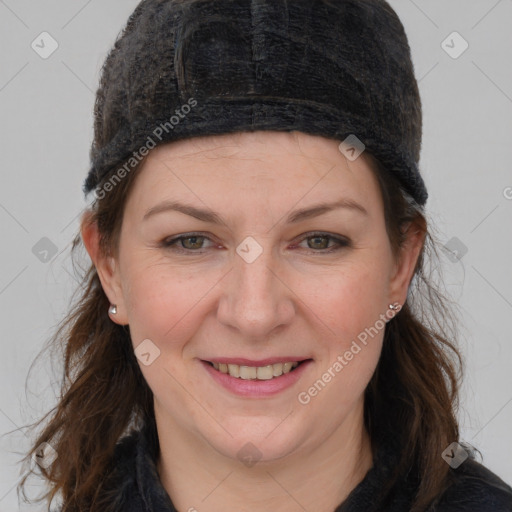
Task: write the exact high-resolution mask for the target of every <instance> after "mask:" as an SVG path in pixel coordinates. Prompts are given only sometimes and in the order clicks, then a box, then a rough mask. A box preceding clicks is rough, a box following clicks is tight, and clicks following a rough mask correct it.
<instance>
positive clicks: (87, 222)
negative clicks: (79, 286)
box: [80, 210, 128, 325]
mask: <svg viewBox="0 0 512 512" xmlns="http://www.w3.org/2000/svg"><path fill="white" fill-rule="evenodd" d="M80 233H81V235H82V240H83V243H84V246H85V248H86V249H87V252H88V253H89V256H90V258H91V260H92V262H93V263H94V266H95V267H96V271H97V273H98V277H99V279H100V282H101V286H102V288H103V291H104V292H105V295H106V296H107V297H108V300H109V301H110V303H111V304H115V305H116V306H117V313H116V314H110V313H109V315H110V318H111V320H112V321H113V322H115V323H116V324H119V325H128V318H127V316H126V307H125V301H124V294H123V289H122V287H121V276H120V273H119V264H118V262H117V261H116V260H115V258H113V257H112V256H106V255H105V254H103V253H102V251H100V233H99V230H98V225H97V224H96V222H94V221H93V220H92V212H91V211H90V210H87V211H85V212H84V213H83V214H82V216H81V221H80Z"/></svg>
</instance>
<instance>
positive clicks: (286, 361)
mask: <svg viewBox="0 0 512 512" xmlns="http://www.w3.org/2000/svg"><path fill="white" fill-rule="evenodd" d="M231 361H238V362H237V363H234V362H231ZM304 361H307V359H300V358H297V357H293V356H292V357H286V356H285V357H279V358H268V359H263V360H259V361H255V360H248V359H243V358H242V359H240V358H238V359H232V358H228V359H217V358H215V359H214V360H212V361H204V362H206V363H208V364H210V365H211V366H212V367H213V368H215V370H216V371H218V372H220V373H223V374H226V375H229V376H231V377H235V378H237V379H242V380H260V381H261V380H271V379H274V378H278V377H281V376H282V375H285V374H287V373H290V372H291V371H293V370H295V368H297V367H298V366H299V365H300V364H301V363H303V362H304ZM240 362H242V363H243V364H240Z"/></svg>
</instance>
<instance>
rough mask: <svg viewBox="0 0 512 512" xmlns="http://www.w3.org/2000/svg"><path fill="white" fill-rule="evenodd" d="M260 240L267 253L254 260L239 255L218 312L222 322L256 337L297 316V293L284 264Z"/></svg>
mask: <svg viewBox="0 0 512 512" xmlns="http://www.w3.org/2000/svg"><path fill="white" fill-rule="evenodd" d="M258 242H259V245H260V246H261V247H262V248H263V252H262V253H261V254H260V255H259V256H258V257H257V258H256V259H255V260H254V261H252V262H249V261H250V260H249V261H246V260H245V259H244V258H243V257H241V256H240V255H239V254H238V253H236V254H235V257H234V261H233V268H232V270H231V272H229V274H228V275H227V276H226V281H225V287H224V292H223V295H222V297H221V300H220V302H219V307H218V312H217V318H218V320H219V322H221V323H222V324H224V325H226V326H230V327H231V328H234V329H236V330H237V331H238V334H239V336H240V337H243V338H245V339H254V340H257V339H258V340H262V339H268V338H269V337H270V336H271V335H272V334H273V333H274V331H277V330H279V328H281V329H283V327H284V326H285V325H288V324H290V322H291V321H292V319H293V317H294V315H295V306H294V294H293V291H292V290H291V289H290V287H289V285H288V286H287V283H286V278H285V275H284V271H283V270H282V266H281V265H280V264H279V262H276V260H275V258H274V257H273V254H272V251H271V249H270V248H269V247H268V246H264V245H263V243H262V241H261V240H258Z"/></svg>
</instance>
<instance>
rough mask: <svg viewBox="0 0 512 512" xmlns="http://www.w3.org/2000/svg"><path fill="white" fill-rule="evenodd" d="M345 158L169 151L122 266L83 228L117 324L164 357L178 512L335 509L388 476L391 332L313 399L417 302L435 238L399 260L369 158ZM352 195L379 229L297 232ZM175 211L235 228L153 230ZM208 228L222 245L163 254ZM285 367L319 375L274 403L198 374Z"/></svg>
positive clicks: (300, 136) (207, 241)
mask: <svg viewBox="0 0 512 512" xmlns="http://www.w3.org/2000/svg"><path fill="white" fill-rule="evenodd" d="M338 144H339V142H336V141H335V140H330V139H326V138H323V137H317V136H312V135H307V134H304V133H300V132H291V133H287V132H268V131H264V132H252V133H251V132H249V133H247V132H244V133H238V134H235V135H233V134H226V135H222V136H209V137H201V138H194V139H185V140H182V141H178V142H174V143H171V144H165V145H162V146H159V147H157V148H156V149H154V150H153V151H151V152H150V154H149V156H148V157H147V159H146V161H145V163H144V165H143V167H142V169H140V174H139V175H138V176H137V179H136V180H135V182H134V186H133V188H132V190H131V192H130V194H129V196H128V199H127V205H126V210H125V213H124V218H123V224H122V230H121V236H120V245H119V253H118V254H117V256H115V257H106V256H104V255H102V254H100V253H99V251H98V232H97V228H96V226H95V225H94V224H93V223H91V222H90V221H89V216H88V214H84V215H83V217H82V224H81V232H82V238H83V241H84V244H85V246H86V248H87V251H88V252H89V255H90V256H91V259H92V260H93V262H94V264H95V266H96V268H97V270H98V273H99V276H100V279H101V283H102V285H103V288H104V291H105V293H106V294H107V296H108V298H109V300H110V302H111V303H112V304H117V309H118V313H117V314H116V315H111V319H112V321H113V322H117V323H119V324H121V325H126V324H129V325H130V332H131V335H132V342H133V346H134V348H136V347H137V346H138V345H139V344H140V343H141V342H142V341H143V340H145V339H150V340H151V342H152V343H154V345H155V346H157V347H158V349H159V350H160V355H159V357H157V358H156V359H155V360H154V361H153V362H152V363H151V364H150V365H148V366H146V365H144V364H142V363H141V361H139V365H140V368H141V371H142V373H143V375H144V377H145V379H146V381H147V382H148V385H149V386H150V388H151V389H152V391H153V393H154V402H155V414H156V421H157V429H158V435H159V439H160V446H161V453H160V457H159V460H158V472H159V475H160V479H161V481H162V484H163V486H164V487H165V489H166V490H167V492H168V493H169V495H170V496H171V498H172V500H173V502H174V504H175V506H176V508H177V509H178V510H179V511H180V512H181V511H193V510H197V511H198V512H205V511H207V512H220V511H223V512H225V511H237V512H240V511H244V510H246V511H249V510H250V511H251V512H259V511H261V512H263V511H268V510H273V511H275V512H285V511H286V512H295V511H297V512H298V511H303V510H304V509H305V510H315V512H332V511H333V510H334V509H335V508H336V507H337V506H338V505H339V504H340V503H341V502H342V501H343V500H344V499H345V498H346V496H347V495H348V494H349V493H350V491H351V490H352V489H353V488H354V487H355V486H356V485H357V484H358V483H359V482H360V481H361V480H362V479H363V478H364V476H365V474H366V472H367V471H368V469H369V468H370V467H371V466H372V455H371V443H370V439H369V436H368V434H367V432H366V430H365V428H364V424H363V393H364V390H365V387H366V385H367V384H368V382H369V380H370V378H371V376H372V374H373V372H374V370H375V367H376V365H377V362H378V358H379V355H380V352H381V348H382V339H383V334H384V329H380V330H379V332H378V334H377V335H374V336H373V337H372V338H370V341H369V342H368V343H367V345H365V346H363V345H361V347H362V350H361V351H360V352H359V353H358V354H357V355H355V356H354V357H353V359H352V360H351V361H349V362H347V365H346V366H344V368H343V369H342V371H340V372H339V373H335V375H336V376H335V377H333V378H332V379H331V381H330V382H329V383H328V384H327V385H326V386H325V387H324V388H323V389H322V390H321V392H319V393H318V394H317V395H316V396H314V397H312V398H311V400H310V401H309V403H307V404H303V403H300V401H299V400H298V394H299V393H300V392H304V391H307V390H308V389H309V388H310V386H311V385H312V384H313V383H314V382H315V381H317V379H319V378H321V377H322V375H323V374H324V373H325V372H326V371H327V370H328V368H332V366H333V363H334V362H335V361H336V360H337V358H338V356H339V355H343V354H344V353H345V352H346V351H347V350H348V349H349V348H350V346H351V343H352V342H353V341H354V340H356V339H357V336H358V334H360V333H361V332H363V331H364V330H365V329H366V328H369V327H371V326H374V325H375V324H376V321H377V320H378V319H379V317H380V315H382V314H385V313H386V312H387V311H388V312H389V309H388V305H389V304H393V303H396V302H398V303H399V304H403V303H404V302H405V300H406V296H407V290H408V287H409V284H410V281H411V278H412V275H413V271H414V267H415V264H416V261H417V258H418V255H419V252H420V249H421V246H422V244H423V242H424V232H422V231H421V230H420V229H412V228H410V229H409V230H408V238H407V243H406V245H405V246H404V249H403V250H402V252H401V255H400V258H399V260H398V261H395V259H394V258H393V254H392V251H391V246H390V242H389V239H388V237H387V233H386V229H385V223H384V210H383V203H382V198H381V195H380V190H379V188H378V182H377V179H376V178H375V176H374V175H373V173H372V172H371V169H370V163H369V162H370V161H369V159H368V158H367V155H366V154H365V153H363V154H362V155H361V156H360V157H359V158H358V159H356V160H355V161H348V160H347V159H346V158H345V156H344V155H343V154H342V153H341V152H340V151H339V149H338ZM341 198H350V199H351V200H353V201H356V202H357V203H359V204H360V205H362V206H363V207H364V208H365V209H366V211H367V215H363V214H361V213H358V212H357V211H356V210H353V209H347V208H342V209H336V210H332V211H330V212H328V213H324V214H322V215H320V216H317V217H313V218H309V219H306V220H303V221H301V222H299V223H296V224H287V223H285V221H286V218H287V217H288V215H289V214H290V213H291V212H292V211H295V210H297V209H301V208H307V207H310V206H312V205H316V204H318V203H322V202H331V201H337V200H339V199H341ZM164 200H179V201H181V202H185V203H187V204H190V205H193V206H196V207H198V208H205V207H208V208H210V209H212V210H214V211H215V212H217V213H218V214H219V215H220V216H221V217H222V218H223V219H224V224H212V223H206V222H204V221H200V220H198V219H195V218H193V217H191V216H188V215H185V214H183V213H179V212H171V211H168V212H166V213H160V214H157V215H154V216H152V217H149V218H148V219H147V220H144V221H143V216H144V214H145V213H146V212H147V210H148V209H150V208H152V207H153V206H155V205H157V204H159V203H161V202H162V201H164ZM411 226H415V225H414V224H412V225H411ZM194 231H200V232H201V236H205V237H207V238H199V239H196V240H194V239H186V240H182V242H181V243H180V242H178V243H177V245H176V246H175V247H181V248H182V250H183V251H187V249H188V254H178V253H177V252H175V251H173V250H172V248H165V247H162V246H161V245H159V244H160V242H162V241H163V240H165V239H169V238H171V237H174V236H176V235H183V234H188V233H190V232H194ZM314 231H322V232H325V235H323V236H326V235H330V236H332V237H340V238H343V237H344V238H346V239H348V240H349V241H350V244H349V246H346V247H343V246H341V247H340V248H339V250H338V251H336V252H333V253H331V254H328V253H326V251H328V250H329V249H330V248H333V247H336V246H337V245H336V242H335V239H333V238H329V237H327V238H323V236H322V237H320V238H316V237H315V236H313V235H311V232H314ZM196 236H199V235H196ZM247 236H252V237H253V238H254V239H255V240H256V241H257V242H258V243H259V245H260V246H261V247H262V249H263V252H262V254H261V255H260V256H259V257H258V258H257V259H256V260H255V261H254V262H252V263H247V262H246V261H245V260H244V259H242V258H241V257H240V256H239V255H238V254H237V253H236V248H237V246H238V245H239V244H240V243H241V242H242V241H243V240H244V239H245V238H246V237H247ZM194 251H196V252H195V253H194ZM197 253H200V254H197ZM398 314H399V313H398ZM380 318H382V317H380ZM283 355H287V356H288V355H294V356H301V357H302V358H312V359H313V363H312V364H311V365H310V366H309V368H307V369H306V371H305V372H304V373H303V375H302V376H301V378H300V379H299V381H298V382H296V383H295V384H294V385H293V386H292V387H291V388H289V389H287V390H285V391H283V392H281V393H280V394H278V395H276V396H273V397H268V398H241V397H238V396H235V395H233V394H231V393H230V392H229V391H227V390H225V389H224V388H222V387H220V386H219V385H218V384H217V383H216V382H215V381H214V380H213V379H212V378H211V376H210V375H209V374H208V373H207V372H206V371H205V370H204V368H203V367H202V365H201V363H200V362H199V360H200V359H203V360H208V359H209V358H213V357H222V356H224V357H246V358H249V359H262V358H265V357H272V356H283ZM249 442H250V443H252V444H253V445H255V446H256V447H257V449H258V450H259V452H260V454H261V459H260V460H259V461H258V462H257V463H256V464H255V465H253V466H251V467H249V466H247V465H244V464H243V463H242V462H241V460H239V457H238V456H237V453H238V452H239V450H240V449H241V448H242V447H244V446H245V445H246V444H247V443H249Z"/></svg>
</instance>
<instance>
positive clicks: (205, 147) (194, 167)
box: [130, 131, 380, 209]
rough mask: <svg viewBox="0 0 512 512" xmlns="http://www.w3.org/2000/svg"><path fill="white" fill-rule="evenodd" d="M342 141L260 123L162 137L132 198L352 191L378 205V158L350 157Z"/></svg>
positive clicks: (308, 195)
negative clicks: (374, 165) (252, 127)
mask: <svg viewBox="0 0 512 512" xmlns="http://www.w3.org/2000/svg"><path fill="white" fill-rule="evenodd" d="M339 142H340V141H337V140H334V139H328V138H325V137H320V136H313V135H309V134H305V133H302V132H277V131H257V132H237V133H233V134H223V135H213V136H203V137H194V138H188V139H183V140H179V141H175V142H171V143H167V144H163V145H160V146H157V147H156V148H155V149H153V150H152V151H151V152H150V153H149V155H148V157H147V158H146V160H145V162H144V164H143V165H142V167H141V168H140V169H139V173H138V174H139V175H138V176H137V180H136V182H135V183H134V185H133V190H132V191H131V194H130V196H131V197H130V202H131V203H132V205H131V206H132V207H135V208H137V207H146V206H148V205H149V203H155V202H156V201H158V200H160V199H161V200H163V199H177V198H183V196H186V197H187V198H190V199H191V200H194V201H195V202H197V201H198V200H199V201H201V200H203V199H204V200H205V201H206V202H208V203H210V204H212V205H213V203H215V204H216V205H217V204H219V205H220V204H222V203H224V204H225V205H226V203H227V201H228V198H230V200H235V199H239V198H240V197H241V196H244V197H245V198H246V199H249V197H250V199H251V201H256V202H257V201H260V203H261V204H267V205H268V204H270V203H274V202H277V203H283V201H282V198H283V194H286V196H287V197H288V198H289V200H290V201H292V202H295V203H297V202H298V201H300V202H301V203H304V204H307V203H308V201H309V202H314V201H317V200H319V199H321V200H329V201H332V200H337V199H339V198H341V197H343V198H344V197H349V198H351V199H354V200H357V201H360V202H366V203H367V204H368V207H369V209H370V208H371V203H372V202H373V204H374V206H376V207H377V208H378V207H379V206H380V204H379V200H380V190H379V188H378V182H377V179H376V177H375V176H374V174H373V172H372V169H371V160H370V159H369V158H367V157H366V155H365V154H364V153H363V154H362V155H361V156H360V157H359V158H357V159H356V160H355V161H349V160H347V159H346V158H345V156H344V155H343V154H342V153H341V151H340V150H339V147H338V146H339ZM194 196H196V197H194ZM283 204H284V203H283ZM228 205H229V203H228Z"/></svg>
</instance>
